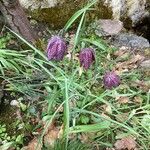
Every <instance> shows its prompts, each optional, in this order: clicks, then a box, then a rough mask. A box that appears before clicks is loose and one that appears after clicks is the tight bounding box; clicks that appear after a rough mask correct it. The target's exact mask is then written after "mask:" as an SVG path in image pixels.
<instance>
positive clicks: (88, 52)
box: [79, 48, 95, 70]
mask: <svg viewBox="0 0 150 150" xmlns="http://www.w3.org/2000/svg"><path fill="white" fill-rule="evenodd" d="M79 60H80V65H81V66H83V68H84V69H86V70H87V69H89V67H90V66H91V64H92V63H93V61H94V60H95V54H94V50H93V49H92V48H84V49H82V50H81V51H80V53H79Z"/></svg>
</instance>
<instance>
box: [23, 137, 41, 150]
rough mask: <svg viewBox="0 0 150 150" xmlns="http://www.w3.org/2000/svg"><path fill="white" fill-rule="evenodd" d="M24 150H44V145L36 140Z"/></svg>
mask: <svg viewBox="0 0 150 150" xmlns="http://www.w3.org/2000/svg"><path fill="white" fill-rule="evenodd" d="M23 150H42V144H41V143H40V142H39V141H38V139H37V138H34V139H33V140H32V141H31V142H30V143H29V144H28V146H25V147H24V148H23Z"/></svg>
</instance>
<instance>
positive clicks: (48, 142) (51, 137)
mask: <svg viewBox="0 0 150 150" xmlns="http://www.w3.org/2000/svg"><path fill="white" fill-rule="evenodd" d="M58 134H59V130H58V129H57V128H54V129H52V130H49V131H48V133H47V134H46V135H45V136H44V145H45V146H47V147H53V146H54V142H55V141H56V140H57V139H58Z"/></svg>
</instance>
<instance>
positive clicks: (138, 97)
mask: <svg viewBox="0 0 150 150" xmlns="http://www.w3.org/2000/svg"><path fill="white" fill-rule="evenodd" d="M133 101H134V102H135V103H140V104H141V103H142V101H143V99H142V98H141V97H140V96H135V97H134V99H133Z"/></svg>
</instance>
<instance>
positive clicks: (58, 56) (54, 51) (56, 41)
mask: <svg viewBox="0 0 150 150" xmlns="http://www.w3.org/2000/svg"><path fill="white" fill-rule="evenodd" d="M66 50H67V45H66V42H65V41H64V40H63V39H62V38H61V37H59V36H53V37H52V38H51V39H50V40H49V42H48V45H47V57H48V59H49V60H62V59H63V57H64V55H65V52H66Z"/></svg>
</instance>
